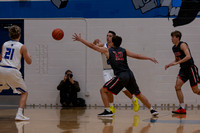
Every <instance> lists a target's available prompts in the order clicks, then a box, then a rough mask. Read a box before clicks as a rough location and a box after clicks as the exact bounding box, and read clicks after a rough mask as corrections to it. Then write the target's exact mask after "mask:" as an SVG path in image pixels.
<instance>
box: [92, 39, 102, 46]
mask: <svg viewBox="0 0 200 133" xmlns="http://www.w3.org/2000/svg"><path fill="white" fill-rule="evenodd" d="M100 42H101V41H100V40H99V39H95V40H94V42H93V44H95V45H97V44H99V43H100Z"/></svg>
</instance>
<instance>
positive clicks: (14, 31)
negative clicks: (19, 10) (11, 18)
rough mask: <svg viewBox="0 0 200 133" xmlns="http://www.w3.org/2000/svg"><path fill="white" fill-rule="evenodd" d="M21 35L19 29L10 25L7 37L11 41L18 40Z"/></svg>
mask: <svg viewBox="0 0 200 133" xmlns="http://www.w3.org/2000/svg"><path fill="white" fill-rule="evenodd" d="M20 35H21V28H20V27H19V26H17V25H12V26H11V27H10V28H9V36H10V38H11V39H12V40H14V39H18V38H19V36H20Z"/></svg>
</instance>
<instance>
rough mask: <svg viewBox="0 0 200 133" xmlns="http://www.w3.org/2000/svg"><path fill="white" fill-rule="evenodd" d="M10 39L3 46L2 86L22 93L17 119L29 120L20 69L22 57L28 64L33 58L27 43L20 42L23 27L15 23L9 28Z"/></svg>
mask: <svg viewBox="0 0 200 133" xmlns="http://www.w3.org/2000/svg"><path fill="white" fill-rule="evenodd" d="M9 36H10V38H11V40H10V41H7V42H5V43H4V44H3V46H2V52H1V55H0V60H1V63H0V84H1V86H5V87H7V86H10V87H11V88H12V89H13V93H18V94H21V98H20V101H19V108H18V112H17V114H16V117H15V120H29V119H30V118H28V117H26V116H24V115H23V113H22V112H23V109H24V106H25V104H26V100H27V97H28V92H27V91H26V90H27V87H26V85H25V82H24V80H23V78H22V74H21V72H20V71H19V70H20V68H21V58H22V57H23V58H24V60H25V61H26V63H27V64H31V63H32V59H31V56H30V54H29V53H28V50H27V48H26V46H25V45H23V44H22V43H20V42H19V40H20V38H21V28H20V27H18V26H16V25H13V26H11V27H10V28H9Z"/></svg>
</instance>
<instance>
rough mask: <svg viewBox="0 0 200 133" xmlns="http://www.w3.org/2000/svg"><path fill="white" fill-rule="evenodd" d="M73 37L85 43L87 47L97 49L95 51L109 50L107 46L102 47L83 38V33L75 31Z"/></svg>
mask: <svg viewBox="0 0 200 133" xmlns="http://www.w3.org/2000/svg"><path fill="white" fill-rule="evenodd" d="M72 39H73V40H74V41H79V42H82V43H83V44H85V45H86V46H87V47H89V48H91V49H93V50H95V51H97V52H100V53H106V52H107V51H108V49H107V48H104V47H100V46H98V45H95V44H93V43H91V42H89V41H87V40H84V39H82V38H81V34H79V35H78V34H76V33H74V35H72Z"/></svg>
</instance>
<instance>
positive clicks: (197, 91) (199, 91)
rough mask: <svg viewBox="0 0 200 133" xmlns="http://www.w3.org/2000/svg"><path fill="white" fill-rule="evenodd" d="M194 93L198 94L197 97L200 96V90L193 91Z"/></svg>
mask: <svg viewBox="0 0 200 133" xmlns="http://www.w3.org/2000/svg"><path fill="white" fill-rule="evenodd" d="M192 91H193V93H195V94H197V95H199V94H200V90H199V89H195V90H192Z"/></svg>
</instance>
